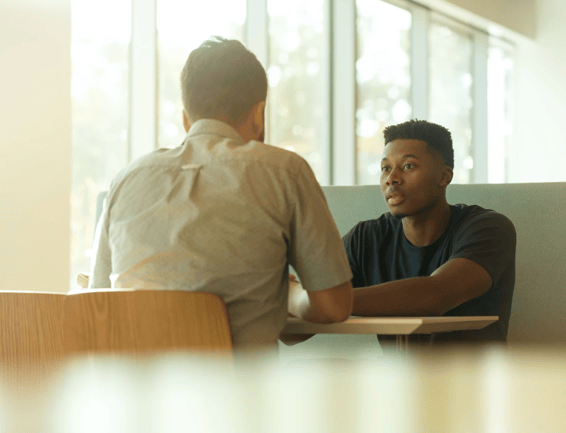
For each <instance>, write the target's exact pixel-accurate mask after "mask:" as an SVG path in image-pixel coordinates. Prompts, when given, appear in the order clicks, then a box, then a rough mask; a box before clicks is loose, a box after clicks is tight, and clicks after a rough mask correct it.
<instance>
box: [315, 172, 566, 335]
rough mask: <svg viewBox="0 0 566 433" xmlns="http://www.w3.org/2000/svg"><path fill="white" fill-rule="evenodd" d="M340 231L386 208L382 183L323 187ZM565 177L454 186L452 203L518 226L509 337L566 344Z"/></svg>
mask: <svg viewBox="0 0 566 433" xmlns="http://www.w3.org/2000/svg"><path fill="white" fill-rule="evenodd" d="M323 190H324V193H325V195H326V199H327V201H328V206H329V207H330V211H331V213H332V215H333V217H334V219H335V221H336V225H337V226H338V229H339V231H340V233H341V234H342V235H344V234H345V233H347V232H348V230H350V229H351V228H352V227H353V226H354V225H355V224H356V223H357V222H359V221H362V220H368V219H373V218H377V217H378V216H379V215H381V214H382V213H385V212H388V208H387V205H386V204H385V201H384V200H383V196H382V195H381V191H380V188H379V186H378V185H371V186H328V187H323ZM564 197H566V182H557V183H538V184H534V183H525V184H478V185H451V186H449V187H448V189H447V198H448V202H449V203H450V204H457V203H464V204H468V205H472V204H476V205H479V206H482V207H484V208H488V209H493V210H495V211H497V212H500V213H502V214H504V215H505V216H507V217H508V218H509V219H510V220H511V221H512V222H513V224H514V225H515V229H516V231H517V256H516V281H515V291H514V295H513V304H512V308H511V319H510V321H509V333H508V342H509V343H513V342H541V343H554V342H562V343H566V266H565V262H566V242H565V241H566V203H565V202H563V201H562V198H564Z"/></svg>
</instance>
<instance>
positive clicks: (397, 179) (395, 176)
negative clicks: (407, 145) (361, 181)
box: [385, 168, 401, 185]
mask: <svg viewBox="0 0 566 433" xmlns="http://www.w3.org/2000/svg"><path fill="white" fill-rule="evenodd" d="M385 183H386V184H387V185H393V184H396V183H397V184H398V183H401V176H400V173H399V170H397V169H395V168H394V169H393V170H391V171H390V172H389V176H387V179H386V180H385Z"/></svg>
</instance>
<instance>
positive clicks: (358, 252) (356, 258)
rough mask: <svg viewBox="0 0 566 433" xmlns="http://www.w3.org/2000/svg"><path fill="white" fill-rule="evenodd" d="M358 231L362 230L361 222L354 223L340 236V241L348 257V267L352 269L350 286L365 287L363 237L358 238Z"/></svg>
mask: <svg viewBox="0 0 566 433" xmlns="http://www.w3.org/2000/svg"><path fill="white" fill-rule="evenodd" d="M360 232H362V225H361V223H358V224H356V225H355V226H354V227H353V228H352V229H351V230H350V231H349V232H348V233H346V234H345V235H344V237H343V238H342V243H343V245H344V249H345V250H346V256H347V257H348V262H349V263H350V269H351V271H352V275H353V277H352V286H353V287H365V286H366V283H365V278H364V273H363V266H362V263H363V257H362V254H363V251H364V249H363V245H361V244H360V243H363V239H361V238H360Z"/></svg>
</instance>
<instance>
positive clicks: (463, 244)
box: [450, 212, 517, 284]
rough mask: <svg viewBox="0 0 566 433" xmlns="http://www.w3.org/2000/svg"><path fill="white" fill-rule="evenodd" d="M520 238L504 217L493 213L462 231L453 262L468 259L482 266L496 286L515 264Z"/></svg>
mask: <svg viewBox="0 0 566 433" xmlns="http://www.w3.org/2000/svg"><path fill="white" fill-rule="evenodd" d="M516 244H517V235H516V232H515V227H514V226H513V223H512V222H511V221H510V220H509V219H508V218H507V217H506V216H504V215H501V214H499V213H497V212H490V213H487V214H481V215H478V216H474V217H471V218H469V219H468V220H466V221H465V223H464V224H462V226H461V227H459V229H458V233H457V235H456V236H455V242H454V247H453V250H452V254H451V256H450V259H454V258H465V259H469V260H472V261H474V262H476V263H477V264H479V265H481V266H482V267H483V268H484V269H485V270H486V271H487V272H488V273H489V274H490V275H491V280H492V284H496V283H497V281H499V280H500V279H501V277H502V275H503V273H504V272H505V270H506V269H508V268H509V267H510V266H513V263H514V262H515V250H516Z"/></svg>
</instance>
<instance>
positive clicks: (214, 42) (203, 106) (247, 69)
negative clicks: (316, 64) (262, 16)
mask: <svg viewBox="0 0 566 433" xmlns="http://www.w3.org/2000/svg"><path fill="white" fill-rule="evenodd" d="M181 94H182V98H183V106H184V108H185V111H186V112H187V114H188V116H189V119H191V120H192V121H196V120H199V119H218V120H225V121H229V122H230V123H232V124H238V123H241V122H243V121H244V120H245V117H246V116H247V115H248V114H249V112H250V110H251V109H252V107H253V106H254V105H256V104H257V103H258V102H261V101H265V100H266V98H267V75H266V73H265V69H263V66H262V65H261V63H260V62H259V60H258V59H257V58H256V56H255V55H254V54H253V53H252V52H251V51H249V50H248V49H247V48H246V47H244V45H243V44H242V43H241V42H240V41H237V40H234V39H225V38H221V37H219V36H215V37H213V38H211V39H209V40H206V41H204V42H203V43H202V44H201V45H200V46H199V47H198V48H196V49H195V50H193V51H192V52H191V54H190V55H189V58H188V59H187V62H186V63H185V66H184V68H183V71H182V73H181Z"/></svg>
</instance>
